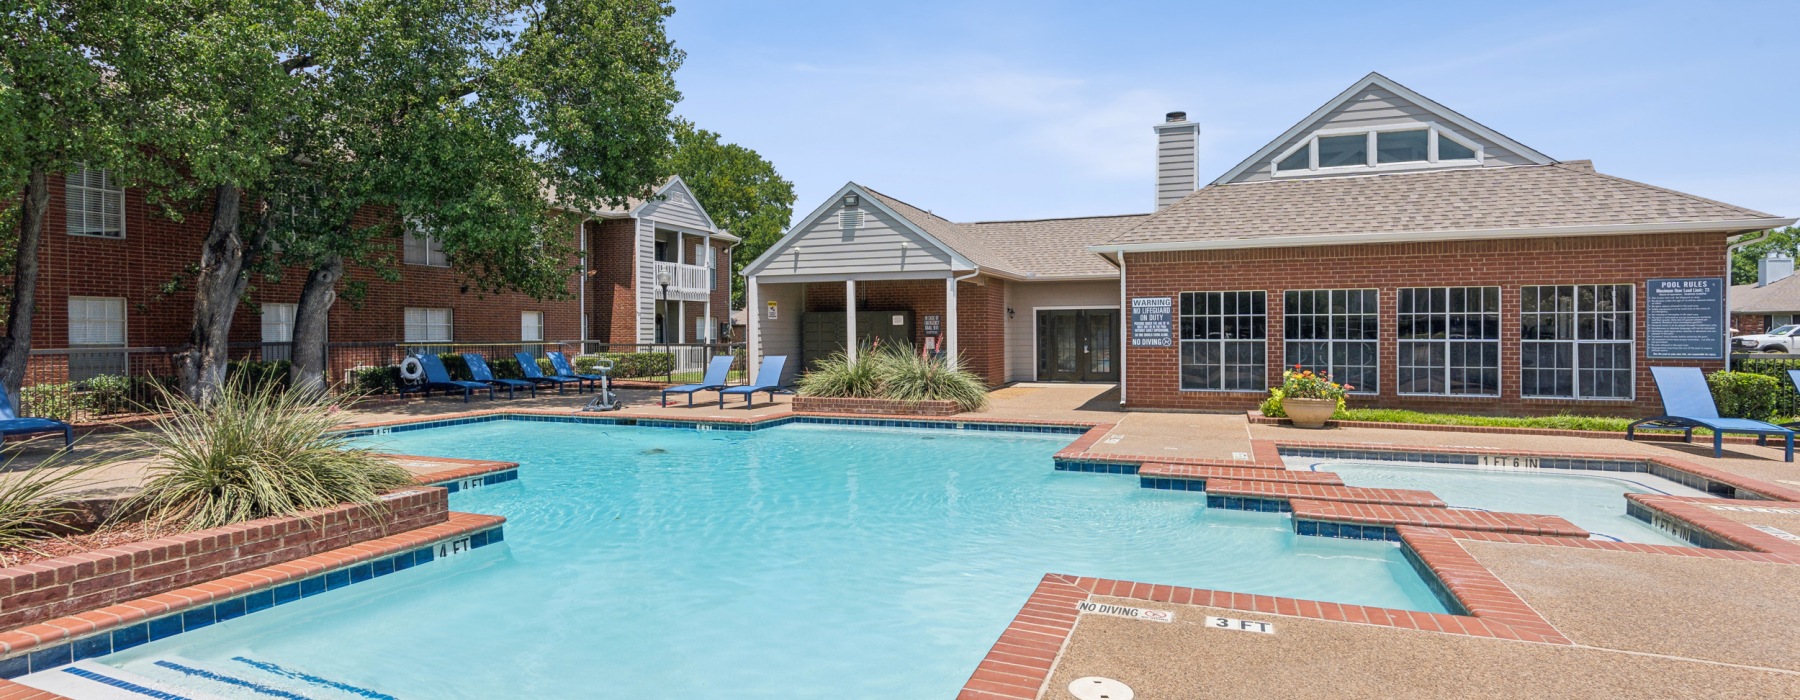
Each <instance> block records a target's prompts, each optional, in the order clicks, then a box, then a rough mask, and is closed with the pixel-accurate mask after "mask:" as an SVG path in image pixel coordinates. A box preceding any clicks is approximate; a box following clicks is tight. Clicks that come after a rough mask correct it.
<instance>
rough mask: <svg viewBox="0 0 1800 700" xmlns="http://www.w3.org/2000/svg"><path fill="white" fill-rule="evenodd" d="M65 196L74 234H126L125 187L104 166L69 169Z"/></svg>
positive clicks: (120, 236) (110, 235)
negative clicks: (97, 168) (102, 167)
mask: <svg viewBox="0 0 1800 700" xmlns="http://www.w3.org/2000/svg"><path fill="white" fill-rule="evenodd" d="M66 184H67V187H65V188H64V190H63V199H64V200H65V202H66V204H67V206H66V207H65V211H66V212H67V214H68V216H67V219H68V227H67V228H68V232H69V235H71V236H100V237H103V238H124V237H125V187H124V186H123V185H121V184H119V181H118V178H117V177H115V176H114V175H113V174H112V173H110V172H107V171H105V170H94V169H90V168H82V169H80V170H77V171H75V172H72V173H69V175H68V180H67V183H66Z"/></svg>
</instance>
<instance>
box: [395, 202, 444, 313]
mask: <svg viewBox="0 0 1800 700" xmlns="http://www.w3.org/2000/svg"><path fill="white" fill-rule="evenodd" d="M401 235H402V236H403V238H402V239H401V241H400V262H401V264H404V265H414V266H417V267H436V268H442V269H449V268H450V255H449V254H448V253H445V252H444V249H443V246H442V245H441V244H440V245H437V246H435V248H436V251H437V255H438V257H439V258H441V259H442V262H439V263H433V262H432V261H431V259H432V251H433V248H434V246H433V244H434V243H436V242H437V237H436V236H433V235H431V233H429V232H427V231H425V230H423V227H421V226H419V225H418V223H417V222H409V223H408V225H407V226H406V227H405V233H403V234H401ZM409 239H416V240H420V241H423V242H424V245H425V262H413V261H411V260H408V259H407V254H406V249H407V248H408V247H409V246H408V245H407V241H408V240H409ZM419 308H424V307H419Z"/></svg>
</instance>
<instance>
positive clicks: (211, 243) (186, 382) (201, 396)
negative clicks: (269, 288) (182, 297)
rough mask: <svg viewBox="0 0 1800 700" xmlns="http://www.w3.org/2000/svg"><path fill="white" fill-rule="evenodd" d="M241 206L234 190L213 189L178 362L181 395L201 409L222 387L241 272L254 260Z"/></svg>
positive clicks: (243, 279) (245, 278) (245, 279)
mask: <svg viewBox="0 0 1800 700" xmlns="http://www.w3.org/2000/svg"><path fill="white" fill-rule="evenodd" d="M242 205H243V190H242V189H240V188H239V187H238V186H236V185H219V186H217V187H215V188H213V218H212V227H211V228H209V229H207V231H206V242H205V244H204V246H203V247H202V248H201V250H200V272H199V274H198V275H196V276H195V278H194V326H193V330H192V331H191V332H190V333H189V335H188V350H187V351H186V352H185V353H183V355H182V357H181V370H182V371H181V382H182V389H183V390H184V391H186V392H187V395H188V396H189V397H191V398H193V399H194V400H195V401H198V402H200V403H201V404H211V403H212V401H213V399H214V398H215V397H217V396H218V391H219V389H220V387H223V386H224V385H225V362H226V360H228V359H229V358H230V342H231V317H232V314H234V313H236V311H237V305H238V300H239V299H240V298H242V297H243V295H244V289H245V287H246V286H248V285H249V283H250V276H249V275H248V274H245V271H246V270H248V269H249V267H250V263H251V262H252V261H253V259H254V257H255V254H256V246H255V245H245V243H244V239H243V232H242V231H243V220H242V217H241V215H240V210H241V208H242ZM258 230H261V227H258Z"/></svg>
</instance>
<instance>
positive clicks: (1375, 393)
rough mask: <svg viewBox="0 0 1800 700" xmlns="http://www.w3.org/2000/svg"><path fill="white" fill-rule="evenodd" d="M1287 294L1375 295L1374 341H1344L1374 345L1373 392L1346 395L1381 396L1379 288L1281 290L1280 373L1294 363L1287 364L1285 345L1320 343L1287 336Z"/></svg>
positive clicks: (1380, 307) (1382, 379)
mask: <svg viewBox="0 0 1800 700" xmlns="http://www.w3.org/2000/svg"><path fill="white" fill-rule="evenodd" d="M1288 292H1327V293H1329V292H1374V293H1375V311H1374V313H1373V315H1374V316H1375V339H1374V340H1345V341H1344V342H1346V343H1374V344H1375V390H1374V391H1363V390H1361V389H1358V390H1356V391H1351V392H1348V393H1349V394H1350V395H1351V396H1380V395H1381V385H1383V384H1385V383H1386V381H1385V380H1386V379H1387V377H1385V376H1384V375H1383V374H1382V372H1381V368H1382V365H1383V364H1384V363H1383V362H1382V361H1381V341H1382V337H1381V309H1382V306H1381V288H1379V287H1348V288H1343V289H1337V288H1332V289H1283V290H1281V369H1282V371H1287V370H1288V369H1290V368H1292V367H1293V366H1294V363H1292V362H1288V352H1287V344H1288V343H1290V342H1301V343H1316V342H1320V341H1319V340H1318V339H1317V338H1301V339H1298V340H1296V339H1294V338H1289V337H1288V335H1287V317H1288V305H1287V293H1288ZM1395 297H1396V298H1398V297H1399V293H1398V292H1396V293H1395ZM1302 315H1307V316H1317V315H1318V314H1302ZM1329 317H1330V315H1329V314H1328V315H1327V318H1329ZM1324 342H1327V343H1336V342H1337V340H1336V339H1335V338H1334V339H1327V340H1326V341H1324ZM1395 361H1396V363H1398V358H1397V357H1396V360H1395ZM1326 369H1327V371H1329V370H1330V368H1329V367H1328V368H1326ZM1332 381H1337V379H1336V378H1335V377H1334V378H1333V380H1332ZM1340 383H1341V382H1340Z"/></svg>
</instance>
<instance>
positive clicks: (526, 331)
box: [519, 311, 544, 340]
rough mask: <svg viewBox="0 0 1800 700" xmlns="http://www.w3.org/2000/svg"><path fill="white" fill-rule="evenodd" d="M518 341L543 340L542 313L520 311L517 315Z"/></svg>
mask: <svg viewBox="0 0 1800 700" xmlns="http://www.w3.org/2000/svg"><path fill="white" fill-rule="evenodd" d="M519 339H520V340H543V339H544V312H542V311H522V312H520V313H519Z"/></svg>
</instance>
